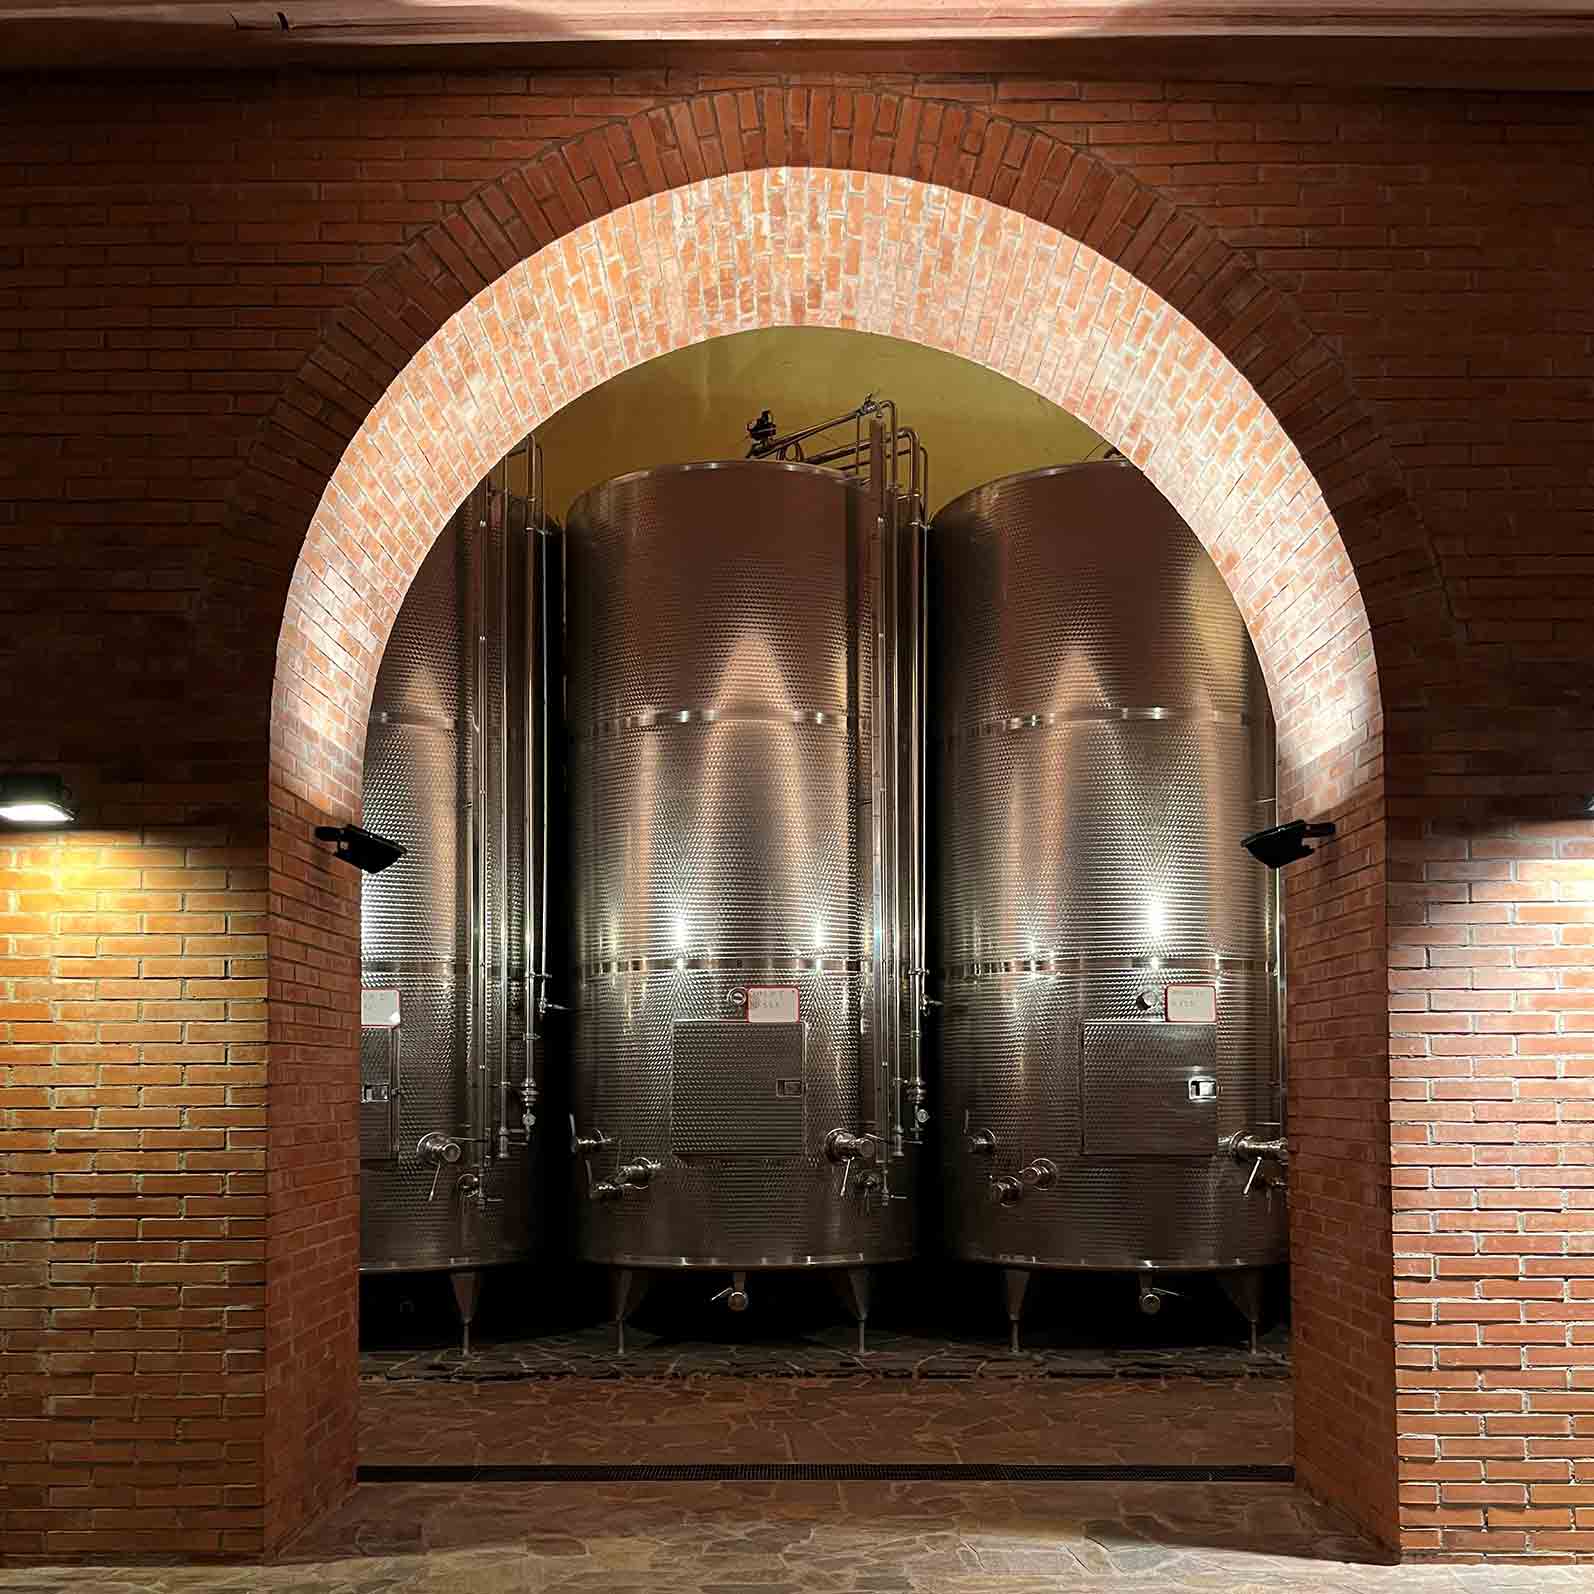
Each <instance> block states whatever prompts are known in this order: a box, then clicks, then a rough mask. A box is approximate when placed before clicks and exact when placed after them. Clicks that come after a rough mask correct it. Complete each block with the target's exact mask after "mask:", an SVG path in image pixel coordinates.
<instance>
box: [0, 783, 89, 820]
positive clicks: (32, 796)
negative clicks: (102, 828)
mask: <svg viewBox="0 0 1594 1594" xmlns="http://www.w3.org/2000/svg"><path fill="white" fill-rule="evenodd" d="M76 818H77V810H76V809H75V808H73V806H72V794H71V792H69V791H68V790H67V789H66V782H65V781H63V780H62V779H61V777H60V776H59V775H0V819H4V820H5V821H7V822H8V823H9V824H13V825H69V824H71V823H72V821H73V820H74V819H76Z"/></svg>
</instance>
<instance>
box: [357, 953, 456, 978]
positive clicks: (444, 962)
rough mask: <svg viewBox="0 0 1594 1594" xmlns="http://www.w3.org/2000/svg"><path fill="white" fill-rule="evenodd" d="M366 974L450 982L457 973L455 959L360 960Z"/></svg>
mask: <svg viewBox="0 0 1594 1594" xmlns="http://www.w3.org/2000/svg"><path fill="white" fill-rule="evenodd" d="M360 968H361V970H362V971H363V972H364V973H366V974H419V975H423V976H428V977H431V978H435V979H445V980H451V979H453V977H454V976H455V974H456V973H458V971H459V960H458V959H457V958H361V959H360Z"/></svg>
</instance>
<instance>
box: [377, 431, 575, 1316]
mask: <svg viewBox="0 0 1594 1594" xmlns="http://www.w3.org/2000/svg"><path fill="white" fill-rule="evenodd" d="M519 452H520V453H522V454H523V453H525V452H526V450H521V451H519ZM516 462H517V461H516V457H515V456H511V458H510V459H508V460H506V461H505V462H504V463H503V464H502V465H500V466H499V467H498V468H497V469H496V470H495V471H494V472H493V474H492V476H490V477H489V478H488V479H487V480H486V481H484V482H483V483H481V484H480V486H478V487H477V488H476V489H475V490H474V491H473V492H472V493H471V494H470V496H469V497H468V498H467V499H466V501H465V504H464V506H463V507H462V508H461V509H460V511H459V512H458V514H456V515H455V516H454V517H453V519H452V520H451V521H450V522H449V524H448V526H447V527H446V528H445V530H444V531H443V533H442V535H441V536H440V537H439V538H438V540H437V542H436V543H435V544H434V546H433V547H432V549H431V551H430V552H429V553H428V554H427V556H426V558H425V560H424V561H423V562H422V564H421V567H420V569H419V570H418V571H417V572H416V576H415V579H414V581H413V583H412V584H411V587H410V590H409V592H408V594H407V595H406V597H405V599H404V602H403V604H402V606H401V607H400V610H399V613H398V617H397V619H396V621H395V623H394V627H393V632H392V635H391V636H390V638H389V640H388V644H387V648H386V651H385V652H384V654H383V657H382V663H381V666H380V668H379V670H378V673H377V680H376V688H375V693H374V696H373V700H372V705H371V717H370V724H369V727H368V730H367V735H366V750H365V769H364V791H363V811H362V822H363V823H364V825H365V826H366V827H367V828H368V829H370V830H374V831H376V832H378V833H379V834H381V835H384V836H387V837H389V838H391V839H392V840H395V841H397V842H399V843H401V844H402V845H403V846H404V847H405V848H407V852H406V854H405V856H404V857H402V858H401V859H400V860H399V861H398V862H397V863H394V864H393V865H391V866H390V867H389V868H387V869H385V870H384V871H383V872H381V873H380V874H369V875H366V876H365V877H364V881H363V889H362V899H361V980H362V985H363V987H364V992H363V1000H364V1013H363V1015H362V1017H363V1020H364V1025H363V1028H362V1032H361V1035H362V1042H361V1087H360V1151H361V1168H360V1173H361V1180H360V1184H361V1192H360V1196H361V1198H360V1267H361V1270H362V1271H363V1272H394V1271H405V1270H411V1269H447V1270H450V1271H452V1272H454V1273H455V1274H456V1275H457V1277H456V1293H457V1294H458V1295H459V1301H460V1306H461V1310H462V1311H463V1312H464V1314H465V1317H466V1321H467V1324H468V1322H469V1318H470V1315H471V1311H472V1309H473V1300H474V1282H473V1279H474V1270H475V1269H478V1268H480V1267H482V1266H485V1265H487V1264H490V1263H498V1262H509V1261H516V1260H520V1259H523V1258H526V1257H528V1256H530V1255H532V1254H533V1253H534V1252H535V1251H536V1250H537V1249H538V1248H539V1245H540V1242H541V1239H542V1235H541V1232H540V1214H541V1211H542V1209H543V1206H544V1203H543V1202H542V1201H541V1200H540V1199H539V1197H538V1191H537V1189H536V1184H535V1181H536V1177H537V1174H536V1167H537V1159H536V1158H535V1156H534V1152H535V1148H536V1140H537V1136H538V1134H539V1132H540V1131H539V1130H538V1127H537V1122H536V1120H537V1110H536V1109H537V1104H538V1102H537V1099H538V1094H539V1089H540V1081H541V1079H542V1076H543V1073H544V1064H543V1058H542V1055H541V1054H542V1049H543V1048H542V1042H541V1036H540V1033H538V1031H537V1027H536V1011H535V997H536V995H537V980H536V977H535V976H536V974H537V972H538V970H539V969H542V968H543V965H544V964H545V961H546V942H545V939H544V936H543V924H544V918H545V916H544V912H543V903H544V901H545V893H544V891H543V883H544V881H545V879H546V871H545V848H544V845H543V840H542V825H541V819H540V815H541V812H542V797H543V779H544V751H545V750H544V747H543V744H542V724H543V721H542V699H543V693H542V691H541V689H540V684H539V682H540V679H541V676H542V665H541V658H542V650H543V635H544V626H543V624H542V613H541V611H542V608H543V599H544V581H545V574H544V573H545V568H546V566H547V564H548V561H547V558H546V552H545V546H544V544H545V542H546V539H544V538H542V537H541V536H540V535H539V533H538V531H537V529H536V526H535V525H534V524H533V521H534V520H535V519H536V518H537V517H536V515H535V511H534V509H533V506H532V505H531V504H530V503H528V500H527V499H526V498H525V497H524V496H521V495H520V494H517V493H513V492H511V491H509V488H508V477H509V469H510V466H511V465H512V464H514V463H516ZM520 463H522V464H523V463H524V461H520ZM528 705H529V712H528ZM544 972H545V969H544ZM528 1001H530V1002H531V1003H532V1004H533V1005H532V1006H531V1007H530V1008H528Z"/></svg>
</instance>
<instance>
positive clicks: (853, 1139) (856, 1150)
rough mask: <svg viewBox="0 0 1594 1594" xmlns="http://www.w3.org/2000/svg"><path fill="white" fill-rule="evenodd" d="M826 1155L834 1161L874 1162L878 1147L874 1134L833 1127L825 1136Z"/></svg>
mask: <svg viewBox="0 0 1594 1594" xmlns="http://www.w3.org/2000/svg"><path fill="white" fill-rule="evenodd" d="M825 1155H826V1156H827V1157H829V1158H830V1160H831V1161H832V1162H851V1161H852V1160H853V1159H854V1158H857V1160H858V1161H859V1162H873V1161H874V1160H875V1157H876V1156H877V1155H878V1148H877V1146H876V1143H875V1137H874V1136H873V1135H855V1134H852V1133H850V1132H849V1131H848V1130H845V1129H832V1130H831V1131H830V1133H829V1134H828V1135H826V1136H825Z"/></svg>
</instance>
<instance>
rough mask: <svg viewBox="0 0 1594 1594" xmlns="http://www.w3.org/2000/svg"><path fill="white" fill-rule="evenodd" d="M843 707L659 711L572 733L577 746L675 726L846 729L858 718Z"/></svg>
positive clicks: (618, 718)
mask: <svg viewBox="0 0 1594 1594" xmlns="http://www.w3.org/2000/svg"><path fill="white" fill-rule="evenodd" d="M857 717H858V716H857V715H856V714H849V713H848V712H847V710H846V709H843V708H812V709H809V708H802V709H798V708H794V709H775V708H761V707H759V706H758V705H757V704H749V705H747V706H746V707H734V708H658V709H643V710H642V711H641V712H640V713H637V714H620V715H616V716H615V717H614V718H612V719H602V720H595V721H594V722H593V723H592V724H591V725H589V726H588V727H587V729H586V730H585V731H578V732H575V733H573V734H572V736H571V740H572V741H573V742H575V743H576V744H577V745H580V744H581V743H583V742H595V741H602V740H604V739H606V738H607V737H611V736H624V735H626V734H627V733H628V732H630V731H657V730H669V729H670V728H671V727H672V726H676V725H727V724H728V725H797V726H820V727H823V728H825V729H829V728H830V727H831V726H834V727H835V728H836V729H838V730H845V729H847V728H848V727H849V726H851V725H852V724H853V723H854V722H855V721H856V719H857Z"/></svg>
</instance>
